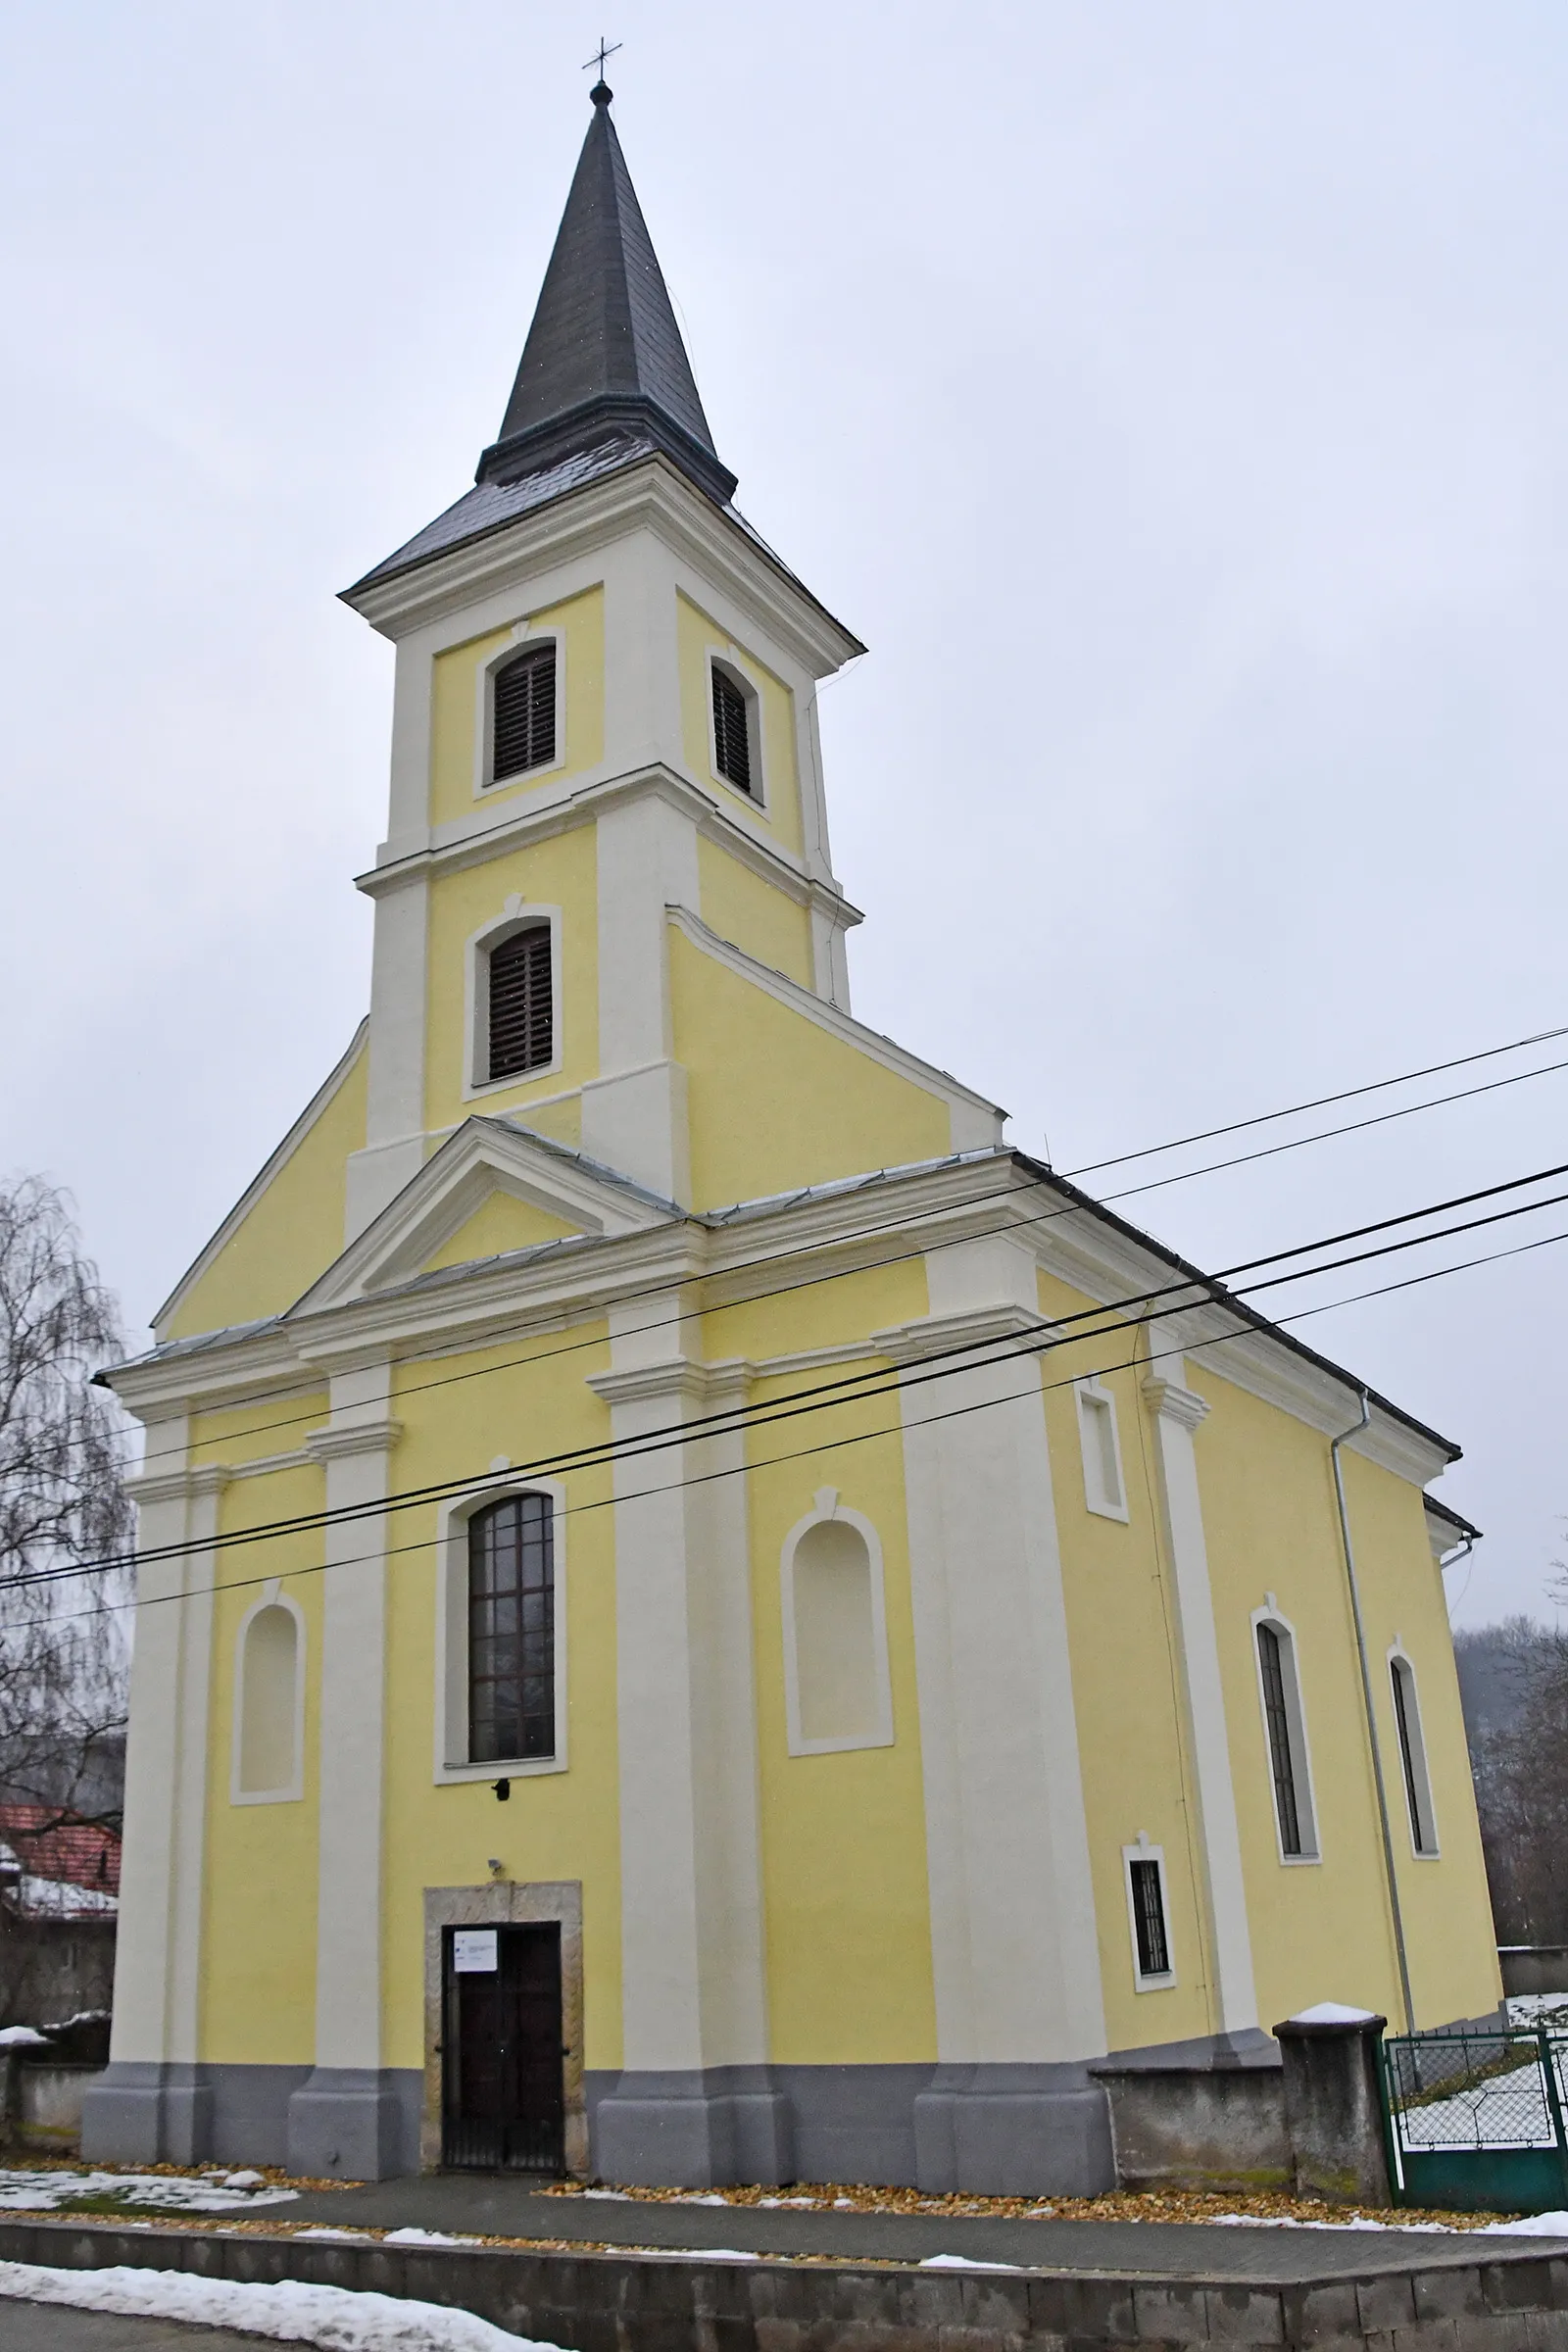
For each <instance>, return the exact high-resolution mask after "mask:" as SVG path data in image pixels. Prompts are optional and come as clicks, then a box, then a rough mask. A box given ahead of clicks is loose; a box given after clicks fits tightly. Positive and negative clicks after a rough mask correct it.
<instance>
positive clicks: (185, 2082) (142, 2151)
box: [81, 2059, 213, 2164]
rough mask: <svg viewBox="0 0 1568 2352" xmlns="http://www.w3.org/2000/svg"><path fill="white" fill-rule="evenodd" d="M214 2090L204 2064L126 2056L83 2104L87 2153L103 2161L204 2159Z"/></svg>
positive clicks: (208, 2144)
mask: <svg viewBox="0 0 1568 2352" xmlns="http://www.w3.org/2000/svg"><path fill="white" fill-rule="evenodd" d="M212 2140H213V2091H212V2084H211V2083H210V2082H208V2080H207V2069H206V2068H205V2067H202V2066H176V2065H166V2064H161V2063H157V2062H154V2061H151V2060H149V2061H145V2062H143V2061H137V2060H127V2059H122V2060H121V2061H120V2062H119V2063H118V2064H112V2065H110V2066H109V2067H107V2068H106V2069H105V2070H104V2072H103V2073H102V2074H101V2075H100V2076H99V2077H98V2079H97V2081H96V2082H93V2083H92V2084H91V2085H90V2087H89V2088H88V2090H87V2093H86V2096H85V2097H84V2098H83V2100H82V2104H81V2152H82V2154H83V2156H85V2157H88V2158H89V2159H91V2160H92V2161H93V2162H95V2163H99V2164H203V2163H205V2162H206V2160H207V2158H208V2157H209V2156H210V2155H211V2154H212Z"/></svg>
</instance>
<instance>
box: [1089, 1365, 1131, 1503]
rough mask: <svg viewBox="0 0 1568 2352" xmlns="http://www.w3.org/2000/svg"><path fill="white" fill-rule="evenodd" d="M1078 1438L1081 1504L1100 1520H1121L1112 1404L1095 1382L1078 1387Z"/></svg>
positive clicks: (1118, 1451) (1121, 1491)
mask: <svg viewBox="0 0 1568 2352" xmlns="http://www.w3.org/2000/svg"><path fill="white" fill-rule="evenodd" d="M1078 1435H1079V1438H1080V1440H1081V1442H1082V1446H1083V1458H1084V1501H1085V1503H1086V1504H1087V1505H1088V1507H1089V1509H1090V1510H1092V1511H1095V1512H1098V1514H1099V1515H1100V1516H1101V1517H1102V1518H1103V1519H1125V1518H1126V1516H1127V1495H1126V1491H1125V1489H1124V1488H1123V1485H1122V1475H1121V1447H1120V1446H1119V1444H1118V1443H1117V1437H1116V1403H1115V1399H1114V1397H1112V1396H1111V1394H1110V1391H1109V1390H1108V1389H1103V1388H1102V1387H1101V1386H1100V1383H1099V1381H1098V1380H1097V1379H1091V1380H1081V1381H1080V1382H1079V1383H1078Z"/></svg>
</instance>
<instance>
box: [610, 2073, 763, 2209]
mask: <svg viewBox="0 0 1568 2352" xmlns="http://www.w3.org/2000/svg"><path fill="white" fill-rule="evenodd" d="M594 2137H595V2159H596V2164H597V2169H598V2170H599V2172H600V2173H601V2174H602V2175H603V2177H604V2178H605V2179H606V2180H624V2181H626V2182H627V2183H628V2184H631V2185H636V2186H668V2187H677V2188H716V2187H721V2186H722V2185H723V2184H724V2183H725V2182H726V2181H733V2180H755V2181H758V2182H760V2183H763V2184H775V2185H776V2184H777V2183H778V2182H780V2181H784V2180H790V2179H791V2178H792V2172H793V2165H792V2149H791V2144H790V2110H789V2101H788V2099H787V2098H785V2097H784V2096H783V2094H782V2093H781V2092H780V2091H778V2090H776V2089H775V2088H774V2087H773V2084H772V2082H770V2080H769V2077H768V2070H767V2069H766V2067H760V2066H759V2067H740V2066H735V2067H711V2068H710V2069H709V2070H708V2071H707V2072H706V2073H696V2072H693V2073H679V2072H672V2073H666V2074H658V2073H652V2072H640V2073H626V2074H623V2075H622V2076H621V2077H620V2078H619V2080H618V2081H617V2082H616V2083H615V2085H614V2088H613V2090H610V2091H607V2092H606V2093H605V2095H604V2096H603V2097H602V2098H601V2099H600V2100H599V2101H598V2103H597V2106H596V2110H595V2115H594Z"/></svg>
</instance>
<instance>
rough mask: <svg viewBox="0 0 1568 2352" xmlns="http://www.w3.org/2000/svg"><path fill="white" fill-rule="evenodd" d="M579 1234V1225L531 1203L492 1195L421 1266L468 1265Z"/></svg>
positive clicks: (505, 1195) (498, 1193)
mask: <svg viewBox="0 0 1568 2352" xmlns="http://www.w3.org/2000/svg"><path fill="white" fill-rule="evenodd" d="M580 1231H581V1228H580V1226H575V1225H568V1224H567V1223H566V1221H565V1219H564V1217H553V1216H551V1215H550V1214H549V1212H548V1211H547V1210H545V1209H542V1208H536V1207H535V1206H534V1204H533V1202H532V1201H518V1200H516V1199H515V1196H514V1195H513V1194H511V1193H503V1192H494V1193H492V1194H491V1195H490V1197H489V1199H488V1200H487V1201H483V1202H481V1204H480V1206H479V1207H478V1208H476V1209H475V1210H474V1212H473V1215H472V1216H471V1217H469V1218H468V1219H467V1221H466V1224H464V1225H462V1226H460V1227H459V1229H458V1231H457V1232H456V1233H455V1234H454V1235H453V1236H452V1239H451V1240H450V1241H449V1242H444V1243H443V1244H442V1246H441V1248H440V1249H439V1250H436V1251H435V1252H434V1254H433V1255H432V1256H431V1257H429V1258H427V1259H426V1260H425V1263H426V1265H427V1266H430V1267H432V1268H433V1267H436V1266H464V1265H469V1264H472V1263H475V1262H477V1260H478V1259H480V1258H485V1257H499V1256H500V1255H501V1254H502V1252H503V1251H504V1250H531V1249H533V1248H534V1246H535V1245H536V1244H537V1243H539V1242H559V1241H562V1240H564V1238H565V1237H566V1236H567V1235H568V1234H573V1233H577V1232H580Z"/></svg>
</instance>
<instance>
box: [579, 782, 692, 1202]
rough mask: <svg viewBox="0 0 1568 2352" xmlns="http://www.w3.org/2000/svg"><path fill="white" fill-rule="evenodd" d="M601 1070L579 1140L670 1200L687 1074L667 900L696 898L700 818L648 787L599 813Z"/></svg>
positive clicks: (674, 1195) (683, 1150)
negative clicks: (680, 1057)
mask: <svg viewBox="0 0 1568 2352" xmlns="http://www.w3.org/2000/svg"><path fill="white" fill-rule="evenodd" d="M596 832H597V858H598V876H599V1071H600V1074H599V1077H598V1078H597V1079H595V1080H593V1081H592V1082H591V1083H590V1084H589V1085H587V1086H585V1087H584V1088H583V1091H582V1148H583V1150H584V1151H585V1152H588V1153H589V1154H590V1156H591V1157H593V1158H595V1159H598V1160H602V1161H603V1162H604V1164H605V1165H606V1166H607V1167H612V1168H615V1169H617V1170H618V1171H619V1172H620V1174H622V1175H624V1176H631V1177H635V1179H636V1180H637V1182H638V1183H639V1184H645V1185H647V1186H648V1187H649V1188H650V1190H651V1191H653V1192H656V1193H660V1194H662V1196H663V1197H664V1198H665V1199H666V1200H673V1201H686V1200H688V1199H689V1198H690V1194H691V1177H690V1161H689V1152H688V1146H687V1129H686V1074H685V1071H684V1070H683V1069H682V1068H681V1066H680V1064H679V1063H678V1062H677V1061H675V1059H674V1058H673V1053H672V1046H671V1019H670V1004H669V943H668V939H667V937H666V928H667V926H666V923H665V919H664V908H665V907H666V906H673V907H688V908H690V909H692V910H693V911H695V910H696V909H697V907H698V905H699V888H698V878H697V827H696V825H695V823H694V822H693V819H692V817H691V816H690V814H689V813H688V812H687V811H686V810H684V809H678V808H675V807H672V806H671V805H670V803H669V802H667V801H665V800H662V799H661V798H660V797H659V796H658V795H657V794H653V793H650V794H648V795H646V796H643V797H640V798H638V799H636V800H632V801H627V802H623V803H622V804H621V805H620V806H619V807H616V808H613V809H607V810H606V811H605V813H604V814H603V815H602V816H601V817H600V818H599V821H598V825H597V828H596Z"/></svg>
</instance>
